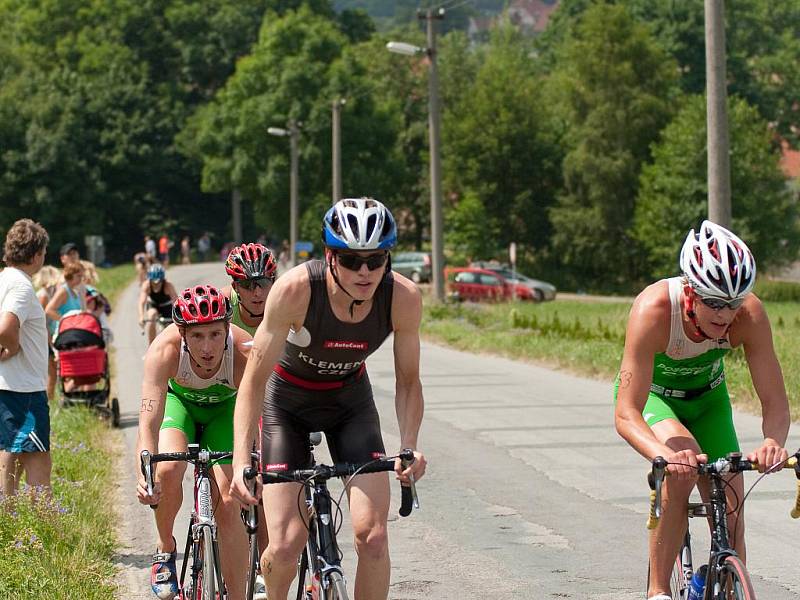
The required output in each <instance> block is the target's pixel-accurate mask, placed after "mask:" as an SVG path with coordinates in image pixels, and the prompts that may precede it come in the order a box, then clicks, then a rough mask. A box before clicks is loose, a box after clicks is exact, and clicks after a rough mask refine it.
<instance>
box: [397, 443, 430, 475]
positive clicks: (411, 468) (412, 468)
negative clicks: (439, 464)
mask: <svg viewBox="0 0 800 600" xmlns="http://www.w3.org/2000/svg"><path fill="white" fill-rule="evenodd" d="M427 465H428V461H427V460H425V455H424V454H423V453H422V452H417V451H416V450H414V462H412V463H411V464H409V465H408V466H407V467H406V468H403V464H402V461H401V460H400V459H399V458H398V459H396V460H395V461H394V471H395V473H397V479H399V480H400V483H408V482H409V481H411V478H412V477H413V480H414V481H415V482H416V481H419V480H420V479H421V478H422V476H423V475H425V467H426V466H427Z"/></svg>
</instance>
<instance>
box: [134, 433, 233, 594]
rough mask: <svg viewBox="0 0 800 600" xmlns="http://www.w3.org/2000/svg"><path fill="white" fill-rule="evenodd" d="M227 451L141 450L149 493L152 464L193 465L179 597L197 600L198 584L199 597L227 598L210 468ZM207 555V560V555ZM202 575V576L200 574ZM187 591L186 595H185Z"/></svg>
mask: <svg viewBox="0 0 800 600" xmlns="http://www.w3.org/2000/svg"><path fill="white" fill-rule="evenodd" d="M230 456H231V454H230V452H211V451H210V450H206V449H202V450H201V449H200V445H199V444H189V446H188V450H187V451H186V452H167V453H162V454H155V455H152V454H150V453H149V452H148V451H147V450H143V451H142V456H141V459H142V470H143V471H144V473H145V479H146V481H147V486H148V490H150V491H151V492H152V486H153V465H154V464H155V463H158V462H167V461H185V462H191V463H192V464H193V465H194V494H193V495H194V508H193V510H192V515H191V518H190V520H189V528H188V533H187V535H186V546H185V550H184V554H183V563H182V565H181V572H180V576H179V578H178V589H179V592H178V593H179V598H181V599H183V600H195V599H196V598H198V596H197V593H198V582H199V584H200V585H202V587H203V589H204V590H205V592H204V595H203V596H201V597H208V598H209V599H213V598H215V595H214V594H215V590H216V591H217V592H218V593H219V599H220V600H225V599H226V598H227V597H228V594H227V590H226V587H225V581H224V579H223V577H222V569H221V565H220V559H219V545H218V542H217V524H216V521H215V520H214V511H213V498H212V494H211V466H212V465H213V464H214V463H215V462H216V461H217V460H220V459H224V458H229V457H230ZM152 508H153V509H155V508H156V506H155V505H154V506H152ZM209 554H210V559H209V556H208V555H209ZM189 557H191V559H192V566H191V574H190V575H189V579H190V582H191V583H190V585H189V586H188V587H185V586H184V582H185V581H186V572H187V569H188V566H189ZM204 563H205V564H213V573H211V575H210V577H209V576H208V574H207V573H202V571H203V565H204ZM201 574H202V575H201ZM187 592H189V593H188V594H187Z"/></svg>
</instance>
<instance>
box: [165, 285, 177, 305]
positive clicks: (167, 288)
mask: <svg viewBox="0 0 800 600" xmlns="http://www.w3.org/2000/svg"><path fill="white" fill-rule="evenodd" d="M164 291H166V292H167V295H168V296H169V299H170V300H172V301H174V300H175V298H177V297H178V292H177V291H176V290H175V286H174V285H172V283H171V282H169V281H165V282H164Z"/></svg>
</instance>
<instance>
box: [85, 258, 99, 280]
mask: <svg viewBox="0 0 800 600" xmlns="http://www.w3.org/2000/svg"><path fill="white" fill-rule="evenodd" d="M81 264H82V265H83V283H85V284H86V285H97V284H98V283H100V275H98V274H97V267H95V266H94V263H93V262H92V261H90V260H81Z"/></svg>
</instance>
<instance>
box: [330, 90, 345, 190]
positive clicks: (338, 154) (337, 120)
mask: <svg viewBox="0 0 800 600" xmlns="http://www.w3.org/2000/svg"><path fill="white" fill-rule="evenodd" d="M344 104H345V99H344V98H337V99H336V100H334V101H333V103H332V108H333V119H331V121H332V123H333V134H332V136H331V140H332V142H331V145H332V148H331V159H332V161H333V186H332V188H331V195H332V197H331V200H332V202H331V204H336V203H337V202H338V201H339V200H341V199H342V106H344Z"/></svg>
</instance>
